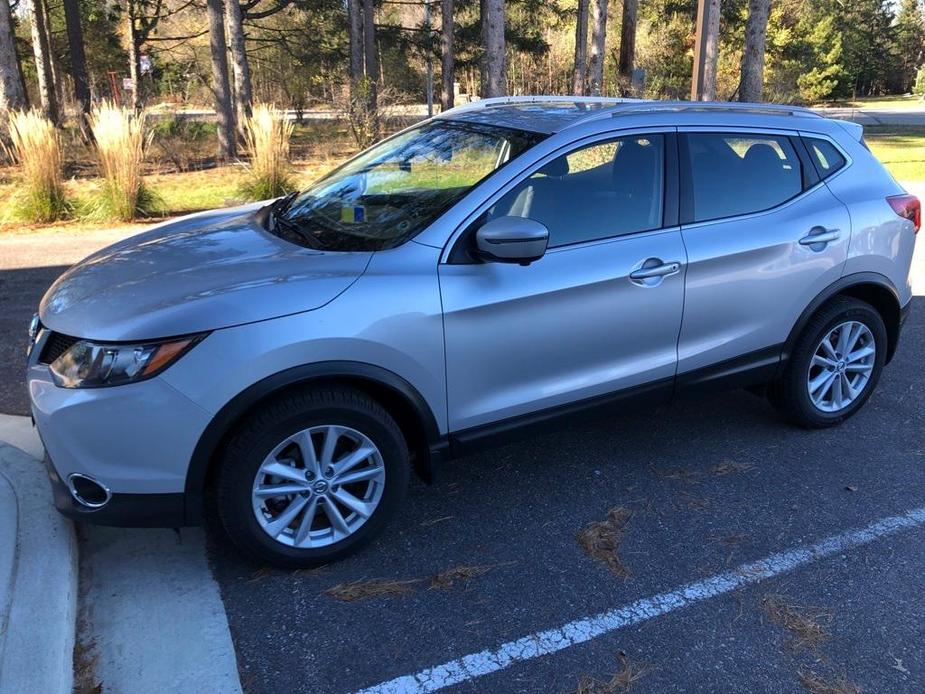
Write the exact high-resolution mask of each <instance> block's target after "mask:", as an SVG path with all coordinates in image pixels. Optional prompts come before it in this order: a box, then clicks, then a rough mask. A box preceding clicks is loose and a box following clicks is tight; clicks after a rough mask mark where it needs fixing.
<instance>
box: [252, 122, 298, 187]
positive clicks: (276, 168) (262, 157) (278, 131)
mask: <svg viewBox="0 0 925 694" xmlns="http://www.w3.org/2000/svg"><path fill="white" fill-rule="evenodd" d="M292 129H293V124H292V122H291V121H289V120H287V119H286V118H285V117H284V116H283V115H282V114H280V113H279V112H277V111H274V110H273V109H272V108H271V107H270V106H267V105H266V104H258V105H256V106H254V112H253V114H252V115H251V117H250V118H248V119H247V120H246V121H245V122H244V144H245V146H246V147H247V151H248V154H250V157H251V161H250V165H249V166H248V168H247V180H246V181H245V183H244V184H243V185H242V186H241V194H242V195H244V196H245V197H246V198H248V199H250V200H266V199H268V198H276V197H279V196H281V195H284V194H286V193H288V192H289V191H290V190H292V189H293V182H292V178H291V176H290V172H289V140H290V138H291V137H292Z"/></svg>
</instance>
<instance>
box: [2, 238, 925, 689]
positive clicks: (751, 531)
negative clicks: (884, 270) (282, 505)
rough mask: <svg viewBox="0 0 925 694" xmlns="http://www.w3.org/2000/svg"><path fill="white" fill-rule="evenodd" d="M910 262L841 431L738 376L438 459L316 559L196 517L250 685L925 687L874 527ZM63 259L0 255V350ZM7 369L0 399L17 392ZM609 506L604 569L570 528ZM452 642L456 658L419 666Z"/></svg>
mask: <svg viewBox="0 0 925 694" xmlns="http://www.w3.org/2000/svg"><path fill="white" fill-rule="evenodd" d="M922 256H923V253H922V250H921V248H920V249H919V253H918V256H917V261H916V262H917V265H916V270H915V273H916V279H917V294H918V295H917V296H916V298H915V299H914V300H913V301H914V304H913V310H912V314H911V317H910V319H909V321H908V322H907V324H906V327H905V329H904V334H903V339H902V343H901V345H900V349H899V351H898V353H897V355H896V358H895V360H894V361H893V363H892V364H891V365H890V366H889V367H888V368H887V369H886V370H885V372H884V376H883V379H882V380H881V383H880V385H879V388H878V390H877V392H876V393H875V394H874V396H873V397H872V398H871V400H870V402H869V403H868V404H867V405H866V407H865V408H864V409H863V410H861V412H860V413H859V414H858V415H857V416H855V417H854V418H853V419H851V420H850V421H849V422H847V423H846V424H845V425H843V426H842V427H840V428H837V429H833V430H827V431H818V432H807V431H803V430H799V429H795V428H792V427H790V426H788V425H786V424H784V423H782V422H781V421H780V420H779V419H778V418H777V417H776V415H775V414H774V413H773V411H772V410H771V408H770V407H769V406H768V405H767V403H766V402H765V401H764V400H763V399H761V398H758V397H755V396H753V395H750V394H748V393H744V392H733V393H727V394H722V395H717V396H714V397H711V398H708V399H706V400H702V401H697V402H685V403H678V404H675V405H673V406H671V407H668V408H664V409H660V410H655V411H647V412H639V413H635V414H632V415H630V416H626V417H623V418H620V419H619V420H613V421H602V420H599V421H589V422H587V423H586V424H584V425H582V426H577V427H571V428H569V429H566V430H563V431H559V432H550V433H548V434H546V435H544V436H542V437H537V438H533V439H531V440H527V441H524V442H521V443H519V444H514V445H511V446H508V447H505V448H501V449H498V450H495V451H492V452H489V453H485V454H482V455H479V456H474V457H469V458H466V459H462V460H458V461H454V462H452V463H449V464H447V465H446V466H444V467H443V468H441V469H440V471H439V474H438V479H437V482H436V483H435V484H434V485H432V486H427V485H424V484H423V483H420V482H415V483H414V484H413V486H412V489H411V490H410V493H409V495H408V500H407V504H406V508H405V510H404V511H403V512H402V513H401V514H400V515H399V517H398V518H397V519H396V521H395V522H394V523H393V524H392V525H391V526H390V527H389V528H388V529H387V530H386V531H385V532H384V533H383V534H382V535H381V536H380V537H379V538H378V539H377V541H376V542H375V543H374V544H373V545H372V546H370V547H369V548H367V549H366V550H364V551H363V552H362V553H360V554H358V555H356V556H354V557H352V558H349V559H347V560H345V561H343V562H340V563H338V564H335V565H331V566H328V567H324V568H321V569H318V570H315V571H311V572H295V573H293V572H284V571H276V570H267V569H265V568H263V567H260V566H256V565H252V564H250V563H248V562H246V561H244V560H242V559H241V557H240V556H239V555H238V554H237V553H235V552H234V551H233V549H232V548H231V547H230V545H229V544H228V543H227V542H225V541H224V540H223V538H222V537H221V535H220V533H213V535H212V539H211V540H210V550H209V551H210V561H211V563H212V568H213V572H214V574H215V577H216V579H217V580H218V582H219V585H220V588H221V593H222V599H223V602H224V605H225V610H226V612H227V616H228V621H229V624H230V628H231V634H232V637H233V640H234V645H235V650H236V654H237V659H238V666H239V672H240V675H241V682H242V684H243V686H244V689H245V691H247V692H279V691H295V692H332V693H336V692H349V691H357V690H362V689H364V688H373V689H372V690H373V691H380V692H385V691H428V690H430V689H433V688H434V687H436V686H438V685H440V684H449V685H450V686H448V687H447V688H446V691H458V692H574V691H576V690H579V689H580V684H581V683H582V681H583V680H584V684H585V685H588V687H587V688H585V689H584V690H583V691H595V692H596V691H606V692H610V691H614V692H617V691H625V690H626V689H625V687H624V686H623V685H624V684H625V685H628V686H629V688H630V690H631V691H634V692H691V691H698V692H743V691H748V692H801V691H810V692H846V693H850V692H854V691H857V689H860V690H862V691H865V692H921V691H923V690H925V649H923V643H925V606H923V602H922V599H921V598H922V594H923V589H925V588H923V586H925V584H923V578H922V577H923V575H925V543H923V539H925V526H923V524H922V522H920V520H915V522H912V521H908V522H906V527H903V528H899V529H896V528H895V527H893V526H890V527H893V529H892V530H890V531H889V532H887V531H885V530H884V529H883V528H884V526H883V524H881V525H879V526H877V525H874V524H876V523H878V522H879V521H882V520H883V519H890V518H894V517H902V518H906V519H908V518H914V519H925V511H923V509H925V434H923V431H925V428H923V425H925V392H923V386H925V378H923V367H922V361H921V358H922V357H921V355H923V354H925V296H922V295H923V294H925V282H922V281H918V280H919V279H925V267H923V262H922ZM32 262H36V261H32ZM60 262H61V261H57V260H56V261H46V262H45V265H46V266H45V267H35V268H29V267H27V266H26V264H24V263H20V267H19V268H18V269H15V270H10V271H9V272H6V271H4V272H5V275H4V276H3V279H4V285H3V287H2V288H3V293H4V297H3V301H4V303H5V304H6V307H5V309H4V311H3V321H4V323H3V328H4V330H3V336H4V337H3V339H2V344H3V348H2V353H3V354H4V355H12V356H11V357H10V358H13V357H18V358H21V357H19V356H18V354H17V350H18V349H19V348H18V346H17V344H16V342H15V341H18V340H19V339H20V338H19V333H18V332H17V330H19V329H20V328H19V326H18V325H16V326H14V325H13V324H14V323H21V322H22V321H21V320H19V317H18V313H17V312H14V311H12V310H10V311H8V310H7V308H9V307H11V306H15V307H19V308H21V307H23V306H26V304H28V303H29V302H30V301H31V302H34V299H32V298H29V297H34V296H36V295H38V296H40V295H41V293H42V291H43V290H44V286H47V282H49V281H50V278H51V275H52V274H53V271H57V269H58V267H59V266H60ZM14 281H15V283H14ZM43 285H44V286H43ZM11 289H15V296H14V294H13V292H11V291H10V290H11ZM19 312H22V311H19ZM14 313H16V315H14ZM30 313H31V311H30ZM26 320H28V316H26ZM7 328H10V329H9V330H8V329H7ZM7 336H11V337H7ZM0 378H2V379H3V380H2V382H3V388H2V392H3V398H2V399H0V410H2V409H6V410H9V409H10V408H15V409H13V410H12V411H16V410H18V409H19V408H21V406H22V399H21V394H17V391H16V388H17V387H18V386H19V384H18V383H13V376H10V378H7V373H6V372H4V373H3V374H0ZM612 509H617V510H618V511H617V512H616V513H615V514H613V515H612V516H611V518H612V519H615V520H612V522H611V524H610V526H609V527H605V528H603V529H602V530H604V531H607V530H609V531H610V532H611V533H612V536H611V538H610V540H611V541H612V542H613V543H614V544H615V545H616V546H617V556H618V557H619V563H614V564H612V565H611V566H609V567H608V566H607V565H605V564H604V563H603V562H602V561H600V560H599V559H596V558H595V557H593V556H590V555H589V554H588V553H587V552H586V551H585V550H584V549H583V548H582V546H581V544H580V542H579V534H580V533H581V532H582V531H583V530H584V529H586V528H588V526H589V525H590V524H592V523H595V522H599V521H605V520H607V518H608V513H609V512H610V511H611V510H612ZM910 512H913V516H909V515H903V514H909V513H910ZM894 525H895V524H894ZM871 528H875V529H874V530H872V529H871ZM856 530H863V531H864V532H863V533H862V534H860V535H858V534H851V533H852V531H856ZM846 533H848V535H846ZM599 535H600V534H599ZM832 537H838V538H842V540H843V541H841V542H836V543H835V544H834V545H833V544H830V545H826V546H827V547H829V549H828V551H826V552H817V554H818V555H819V556H815V557H814V556H813V553H812V552H810V553H808V554H805V555H799V561H796V560H795V559H794V557H795V556H798V555H795V554H793V551H794V550H800V549H803V550H805V549H806V548H814V549H818V548H819V547H821V545H820V544H819V543H821V542H824V541H825V540H827V539H828V538H832ZM845 538H847V539H845ZM603 540H605V541H606V540H607V538H606V537H604V538H603ZM833 547H834V549H833ZM605 554H609V555H610V556H613V555H612V553H605ZM777 555H783V556H777ZM772 556H776V558H775V559H774V560H773V561H771V562H768V563H767V564H766V565H767V566H770V567H771V569H770V572H769V574H768V577H766V578H764V579H763V580H760V581H758V580H757V578H758V577H757V576H756V575H750V574H749V572H753V571H755V566H754V565H753V564H752V563H754V562H756V561H758V560H763V559H765V558H768V557H772ZM750 564H752V565H751V566H749V565H750ZM742 566H747V567H748V568H746V569H745V570H744V571H741V570H737V569H738V567H742ZM727 572H732V573H731V574H729V573H727ZM770 574H774V575H770ZM717 576H720V577H723V576H725V577H726V578H723V579H722V580H719V581H717V579H716V577H717ZM729 576H734V577H739V578H740V579H742V580H731V579H729V578H728V577H729ZM717 585H720V586H721V588H722V589H721V590H719V589H716V590H713V592H712V593H711V592H710V590H712V589H711V588H710V587H711V586H712V587H713V588H716V586H717ZM683 586H688V589H686V590H685V591H682V592H681V593H680V594H677V593H675V594H672V593H671V591H676V590H677V589H678V588H681V587H683ZM376 591H378V592H380V593H381V594H379V595H365V594H367V593H370V592H376ZM666 592H668V593H669V594H671V595H675V596H677V595H683V596H685V598H684V599H683V600H680V599H674V598H673V599H668V598H666V597H665V593H666ZM653 596H660V597H656V598H655V599H653ZM345 598H352V599H351V600H347V599H345ZM632 605H635V606H636V608H634V609H638V607H639V606H640V605H643V606H647V607H645V608H644V609H647V610H649V612H648V613H647V614H648V615H649V618H644V619H640V620H636V621H632V620H630V621H628V622H627V623H626V624H625V625H623V626H621V625H620V623H618V622H613V621H612V623H611V625H610V627H609V628H606V629H603V630H598V631H599V632H600V633H596V634H595V635H594V636H595V637H594V638H591V639H590V640H587V641H584V642H583V643H579V644H577V645H573V646H570V647H563V648H560V647H559V646H555V647H553V648H550V647H549V638H548V635H546V636H545V637H544V636H542V635H540V634H541V632H545V631H547V630H550V629H556V628H558V627H563V626H565V625H567V628H566V629H565V632H563V633H568V634H574V633H576V630H580V629H581V628H584V627H583V626H582V625H584V626H587V624H586V623H582V622H580V620H582V619H584V618H588V617H594V616H596V615H601V614H602V613H608V611H611V610H614V609H617V608H624V607H627V606H632ZM611 614H612V613H611ZM511 642H515V644H516V646H509V647H508V646H505V644H509V643H511ZM525 644H527V645H525ZM531 644H532V645H531ZM561 645H562V644H560V646H561ZM515 648H516V649H519V650H517V657H516V658H512V657H511V654H512V652H513V651H512V649H515ZM531 649H532V650H531ZM483 651H487V652H484V653H483ZM547 651H550V652H547ZM542 653H546V654H543V655H540V654H542ZM532 655H537V657H531V656H532ZM467 656H472V657H469V658H466V657H467ZM459 658H466V660H465V663H466V668H465V670H466V671H463V672H461V674H460V669H459V668H458V667H454V666H449V667H446V668H442V669H438V670H436V671H434V670H432V668H434V667H435V666H441V665H443V664H446V663H450V662H451V661H454V660H455V659H459ZM448 673H455V674H454V675H453V676H450V675H449V674H448ZM480 673H484V674H480ZM471 675H480V676H471ZM408 676H410V678H408ZM401 677H406V679H404V680H400V681H399V682H398V683H396V682H395V680H396V678H401ZM591 679H593V680H595V681H597V682H598V684H606V685H607V686H608V687H609V688H601V689H593V688H591V684H592V683H591ZM412 682H414V685H413V686H412V684H411V683H412ZM389 683H391V684H389ZM450 683H452V684H450ZM380 685H382V686H380ZM824 686H831V687H837V688H833V689H825V688H824ZM852 687H856V688H857V689H853V688H852Z"/></svg>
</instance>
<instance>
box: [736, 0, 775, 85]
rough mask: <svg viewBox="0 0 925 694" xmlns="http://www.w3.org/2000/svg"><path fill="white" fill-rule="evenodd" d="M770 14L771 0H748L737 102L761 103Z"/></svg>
mask: <svg viewBox="0 0 925 694" xmlns="http://www.w3.org/2000/svg"><path fill="white" fill-rule="evenodd" d="M770 13H771V0H749V2H748V22H746V24H745V52H744V53H743V54H742V76H741V78H740V80H739V101H752V102H758V101H761V96H762V93H763V92H764V44H765V39H766V38H767V33H768V15H769V14H770Z"/></svg>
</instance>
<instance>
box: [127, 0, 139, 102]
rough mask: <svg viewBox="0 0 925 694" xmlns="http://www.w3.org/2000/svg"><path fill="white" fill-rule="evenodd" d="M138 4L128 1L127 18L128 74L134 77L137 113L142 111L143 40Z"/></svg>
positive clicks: (133, 90)
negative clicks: (139, 31)
mask: <svg viewBox="0 0 925 694" xmlns="http://www.w3.org/2000/svg"><path fill="white" fill-rule="evenodd" d="M137 7H138V4H137V3H135V2H129V3H128V9H127V11H126V13H125V14H126V19H127V21H128V26H127V30H128V74H129V77H131V79H132V110H133V111H135V113H138V112H139V111H141V107H142V100H141V40H140V39H139V37H138V25H137V24H136V17H135V9H136V8H137Z"/></svg>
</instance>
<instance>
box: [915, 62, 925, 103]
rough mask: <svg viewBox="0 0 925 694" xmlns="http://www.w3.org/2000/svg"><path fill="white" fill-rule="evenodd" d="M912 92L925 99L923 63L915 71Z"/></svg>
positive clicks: (924, 67) (924, 68)
mask: <svg viewBox="0 0 925 694" xmlns="http://www.w3.org/2000/svg"><path fill="white" fill-rule="evenodd" d="M912 92H913V93H914V94H916V95H917V96H919V97H921V98H923V99H925V65H923V66H922V67H920V68H919V69H918V72H916V73H915V86H914V87H913V88H912Z"/></svg>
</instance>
